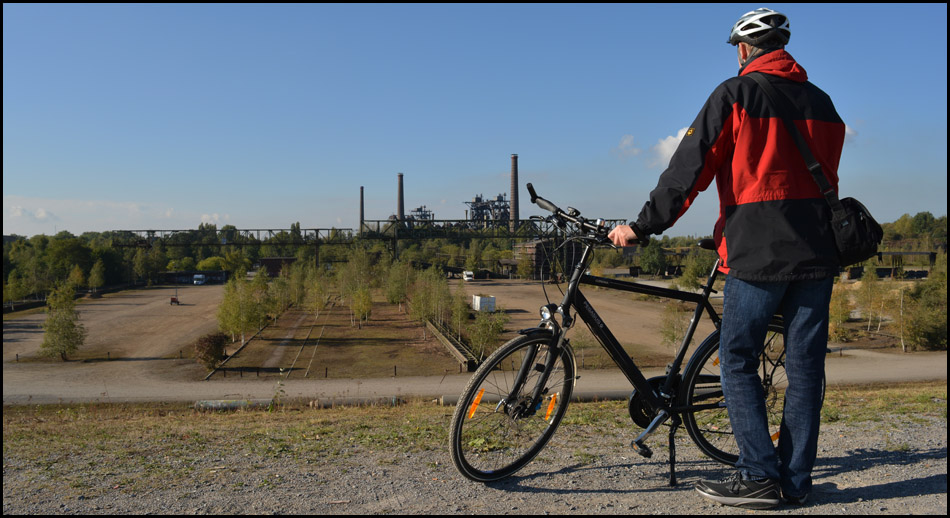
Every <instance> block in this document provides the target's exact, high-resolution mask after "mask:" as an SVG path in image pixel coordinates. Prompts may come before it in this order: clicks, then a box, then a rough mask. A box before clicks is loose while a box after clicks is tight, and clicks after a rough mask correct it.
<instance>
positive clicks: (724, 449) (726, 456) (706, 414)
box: [680, 324, 825, 466]
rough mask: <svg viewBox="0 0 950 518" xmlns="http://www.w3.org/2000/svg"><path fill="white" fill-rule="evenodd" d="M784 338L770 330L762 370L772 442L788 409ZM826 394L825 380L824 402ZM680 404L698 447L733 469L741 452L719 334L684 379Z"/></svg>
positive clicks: (706, 342) (779, 329) (707, 343)
mask: <svg viewBox="0 0 950 518" xmlns="http://www.w3.org/2000/svg"><path fill="white" fill-rule="evenodd" d="M783 334H784V330H783V328H782V327H781V326H780V325H775V324H772V325H770V326H769V329H768V333H767V334H766V340H765V347H764V348H763V352H762V361H761V362H760V366H759V377H760V378H761V379H762V384H763V389H764V391H765V408H766V413H767V415H768V422H769V431H770V432H771V436H772V440H773V442H775V441H777V440H778V431H779V427H780V425H781V422H782V412H783V410H784V407H785V398H784V394H785V387H786V386H787V384H788V376H787V375H786V373H785V343H784V339H783ZM824 394H825V380H824V378H822V386H821V395H822V400H824ZM680 404H681V405H682V406H683V407H684V408H686V410H685V411H684V412H683V425H684V426H685V427H686V432H687V433H688V434H689V436H690V437H691V438H692V439H693V442H694V443H696V446H698V447H699V449H700V450H701V451H702V452H703V453H705V454H706V455H708V456H709V457H711V458H712V459H714V460H716V461H718V462H721V463H723V464H727V465H730V466H734V465H735V464H736V462H737V461H738V460H739V448H738V446H737V445H736V440H735V437H734V436H733V434H732V425H731V423H730V422H729V414H728V411H727V409H726V403H725V398H724V397H723V395H722V385H721V384H720V378H719V331H718V330H717V331H714V332H713V333H712V334H711V335H709V337H707V338H706V340H704V341H703V343H702V344H701V345H700V346H699V348H698V349H697V351H696V353H695V355H694V357H693V359H691V360H690V363H689V365H687V367H686V372H685V373H684V375H683V389H682V391H681V392H680ZM694 405H704V408H703V409H701V410H695V411H690V410H689V408H690V407H693V406H694Z"/></svg>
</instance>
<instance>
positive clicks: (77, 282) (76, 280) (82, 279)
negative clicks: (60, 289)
mask: <svg viewBox="0 0 950 518" xmlns="http://www.w3.org/2000/svg"><path fill="white" fill-rule="evenodd" d="M66 284H68V285H69V287H70V288H72V289H73V290H75V289H76V288H79V287H80V286H83V285H85V284H86V276H85V275H84V274H83V273H82V268H80V267H79V265H78V264H77V265H75V266H73V269H72V270H71V271H70V272H69V277H67V278H66Z"/></svg>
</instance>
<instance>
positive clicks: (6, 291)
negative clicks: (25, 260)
mask: <svg viewBox="0 0 950 518" xmlns="http://www.w3.org/2000/svg"><path fill="white" fill-rule="evenodd" d="M27 282H28V281H27V280H26V279H25V278H23V277H22V276H21V275H20V272H19V271H17V269H16V268H14V269H13V270H12V271H11V272H10V278H9V280H8V281H7V283H6V284H5V285H4V286H3V301H4V302H17V301H20V300H23V299H24V298H25V297H26V296H27V295H29V294H30V293H31V291H30V286H29V284H27ZM14 307H15V305H14Z"/></svg>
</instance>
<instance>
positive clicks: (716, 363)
mask: <svg viewBox="0 0 950 518" xmlns="http://www.w3.org/2000/svg"><path fill="white" fill-rule="evenodd" d="M713 365H714V366H717V367H718V366H719V357H718V356H716V359H715V360H713Z"/></svg>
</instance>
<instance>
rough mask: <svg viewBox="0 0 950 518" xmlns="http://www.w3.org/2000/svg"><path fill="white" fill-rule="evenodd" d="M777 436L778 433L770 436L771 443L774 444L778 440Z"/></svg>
mask: <svg viewBox="0 0 950 518" xmlns="http://www.w3.org/2000/svg"><path fill="white" fill-rule="evenodd" d="M778 434H779V432H775V433H773V434H772V442H775V441H777V440H778Z"/></svg>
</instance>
